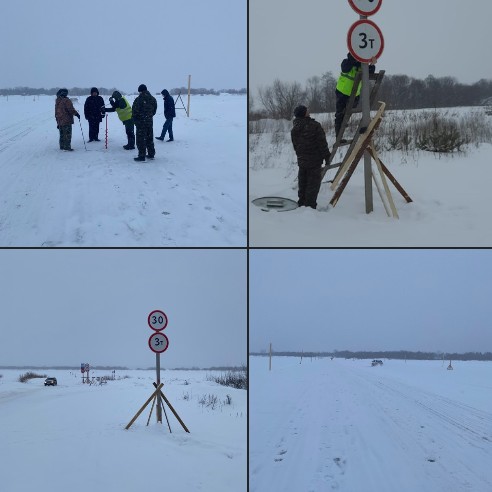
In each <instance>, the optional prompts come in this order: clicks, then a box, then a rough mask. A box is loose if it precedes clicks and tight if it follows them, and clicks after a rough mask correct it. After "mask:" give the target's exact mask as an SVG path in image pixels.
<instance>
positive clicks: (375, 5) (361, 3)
mask: <svg viewBox="0 0 492 492" xmlns="http://www.w3.org/2000/svg"><path fill="white" fill-rule="evenodd" d="M382 3H383V0H376V1H374V0H349V4H350V6H351V7H352V8H353V9H354V10H355V11H356V12H357V13H358V14H360V15H365V16H369V15H374V14H375V13H376V12H377V11H378V10H379V9H380V7H381V4H382Z"/></svg>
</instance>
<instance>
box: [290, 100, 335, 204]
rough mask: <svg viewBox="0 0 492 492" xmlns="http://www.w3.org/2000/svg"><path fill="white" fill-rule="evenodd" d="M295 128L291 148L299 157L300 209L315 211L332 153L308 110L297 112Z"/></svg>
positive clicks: (321, 130)
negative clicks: (323, 171)
mask: <svg viewBox="0 0 492 492" xmlns="http://www.w3.org/2000/svg"><path fill="white" fill-rule="evenodd" d="M294 116H295V119H294V126H293V128H292V130H291V133H290V135H291V138H292V144H293V145H294V150H295V152H296V155H297V164H298V166H299V173H298V184H299V191H298V196H299V200H298V202H297V203H298V205H299V207H303V206H305V207H311V208H316V207H317V203H316V200H317V198H318V193H319V188H320V186H321V165H322V164H323V160H325V161H326V163H328V161H329V159H330V151H329V149H328V144H327V143H326V135H325V131H324V130H323V128H322V126H321V125H320V124H319V123H318V122H317V121H316V120H314V119H313V118H311V117H310V116H309V113H308V110H307V108H306V106H302V105H300V106H297V108H296V109H295V110H294Z"/></svg>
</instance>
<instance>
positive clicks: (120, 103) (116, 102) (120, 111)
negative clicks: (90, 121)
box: [103, 91, 135, 150]
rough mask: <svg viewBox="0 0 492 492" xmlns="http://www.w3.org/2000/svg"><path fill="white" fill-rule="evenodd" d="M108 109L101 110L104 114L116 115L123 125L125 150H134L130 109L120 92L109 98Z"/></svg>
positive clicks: (115, 92) (133, 131) (133, 133)
mask: <svg viewBox="0 0 492 492" xmlns="http://www.w3.org/2000/svg"><path fill="white" fill-rule="evenodd" d="M109 104H111V107H110V108H103V114H104V113H114V112H115V111H116V114H117V115H118V118H119V119H120V121H121V122H122V123H123V125H125V131H126V136H127V138H128V143H127V144H126V145H123V148H124V149H125V150H132V149H134V148H135V130H134V124H133V118H132V107H131V106H130V103H129V102H128V101H127V99H126V97H125V96H122V95H121V93H120V92H118V91H114V92H113V94H111V97H110V98H109Z"/></svg>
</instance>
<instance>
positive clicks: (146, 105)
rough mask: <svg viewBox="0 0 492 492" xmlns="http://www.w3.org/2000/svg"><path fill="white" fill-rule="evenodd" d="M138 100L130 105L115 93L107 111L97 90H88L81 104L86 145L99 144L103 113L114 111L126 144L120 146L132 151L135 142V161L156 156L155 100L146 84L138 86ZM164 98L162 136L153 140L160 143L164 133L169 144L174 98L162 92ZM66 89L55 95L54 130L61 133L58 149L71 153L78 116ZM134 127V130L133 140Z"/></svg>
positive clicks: (174, 111) (172, 137) (173, 115)
mask: <svg viewBox="0 0 492 492" xmlns="http://www.w3.org/2000/svg"><path fill="white" fill-rule="evenodd" d="M138 93H139V94H138V97H137V98H136V99H135V101H134V102H133V105H130V103H129V102H128V100H127V99H126V97H124V96H123V95H122V94H121V93H120V92H118V91H114V92H113V94H112V95H111V97H110V98H109V104H110V105H111V107H110V108H106V107H105V105H104V99H103V98H102V97H101V96H100V95H99V91H98V89H97V88H96V87H93V88H92V89H91V95H90V96H89V97H88V98H87V99H86V100H85V103H84V116H85V119H86V120H87V121H88V123H89V142H99V141H100V140H99V125H100V123H101V121H102V120H103V117H104V115H105V114H106V113H113V112H116V114H117V115H118V118H119V119H120V121H121V122H122V123H123V125H124V126H125V132H126V136H127V139H128V143H127V144H126V145H124V146H123V148H124V149H125V150H132V149H134V148H135V140H136V144H137V149H138V156H137V157H135V158H134V160H135V161H145V159H146V158H148V159H153V158H154V157H155V146H154V129H153V117H154V115H155V114H156V112H157V101H156V99H155V97H154V96H152V94H151V93H150V92H149V91H148V90H147V86H146V85H145V84H140V86H139V87H138ZM161 94H162V96H163V99H164V117H165V119H166V121H165V123H164V125H163V127H162V131H161V135H160V136H159V137H155V138H156V140H161V141H163V140H164V138H165V136H166V133H169V139H168V140H167V141H168V142H172V141H173V140H174V135H173V118H175V117H176V110H175V107H174V99H173V97H172V96H171V95H170V94H169V92H168V91H167V90H166V89H164V90H163V91H162V92H161ZM67 96H68V90H67V89H60V90H59V91H58V92H57V94H56V102H55V118H56V123H57V128H58V130H59V132H60V149H61V150H69V151H73V149H72V148H71V141H72V125H73V123H74V119H73V117H74V116H76V117H77V118H78V119H79V121H80V114H79V112H78V111H77V110H76V109H75V108H74V106H73V103H72V101H71V100H70V99H69V98H68V97H67ZM134 127H136V128H137V131H136V139H135V131H134Z"/></svg>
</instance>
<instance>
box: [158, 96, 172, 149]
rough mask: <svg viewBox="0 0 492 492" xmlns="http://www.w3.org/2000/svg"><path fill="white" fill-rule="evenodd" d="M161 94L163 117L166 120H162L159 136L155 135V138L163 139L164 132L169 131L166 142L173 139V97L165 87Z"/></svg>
mask: <svg viewBox="0 0 492 492" xmlns="http://www.w3.org/2000/svg"><path fill="white" fill-rule="evenodd" d="M161 94H162V97H163V98H164V118H166V121H165V122H164V126H163V127H162V132H161V136H160V137H155V138H156V139H157V140H164V137H165V136H166V132H167V131H169V140H168V142H172V141H173V140H174V135H173V118H176V110H175V108H174V99H173V97H172V96H171V94H169V92H168V91H167V90H166V89H164V90H163V91H162V92H161Z"/></svg>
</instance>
